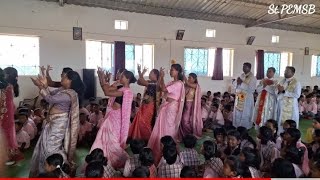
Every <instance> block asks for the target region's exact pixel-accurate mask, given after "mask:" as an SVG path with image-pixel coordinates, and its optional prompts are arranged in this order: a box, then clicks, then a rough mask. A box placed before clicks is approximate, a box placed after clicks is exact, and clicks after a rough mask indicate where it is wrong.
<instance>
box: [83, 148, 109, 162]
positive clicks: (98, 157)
mask: <svg viewBox="0 0 320 180" xmlns="http://www.w3.org/2000/svg"><path fill="white" fill-rule="evenodd" d="M85 161H86V163H88V164H89V163H91V162H101V163H102V164H104V165H105V164H107V158H105V157H104V153H103V151H102V149H99V148H96V149H94V150H93V151H91V153H90V154H88V155H87V156H86V159H85Z"/></svg>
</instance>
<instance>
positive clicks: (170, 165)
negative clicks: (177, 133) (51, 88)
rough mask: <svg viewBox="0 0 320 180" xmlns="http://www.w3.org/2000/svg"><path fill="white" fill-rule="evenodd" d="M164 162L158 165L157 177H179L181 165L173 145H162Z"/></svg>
mask: <svg viewBox="0 0 320 180" xmlns="http://www.w3.org/2000/svg"><path fill="white" fill-rule="evenodd" d="M162 152H163V158H164V160H165V161H164V162H161V163H160V164H159V167H158V177H159V178H179V177H180V173H181V170H182V167H183V165H182V164H181V163H180V162H177V158H178V152H177V148H176V147H175V146H164V147H163V151H162Z"/></svg>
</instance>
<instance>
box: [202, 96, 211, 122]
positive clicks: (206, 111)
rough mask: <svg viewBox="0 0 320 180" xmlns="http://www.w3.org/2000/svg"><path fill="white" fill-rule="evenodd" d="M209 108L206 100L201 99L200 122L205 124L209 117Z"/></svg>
mask: <svg viewBox="0 0 320 180" xmlns="http://www.w3.org/2000/svg"><path fill="white" fill-rule="evenodd" d="M209 110H210V106H208V105H207V99H206V98H205V97H202V98H201V117H202V121H203V122H205V121H206V120H207V118H208V117H209Z"/></svg>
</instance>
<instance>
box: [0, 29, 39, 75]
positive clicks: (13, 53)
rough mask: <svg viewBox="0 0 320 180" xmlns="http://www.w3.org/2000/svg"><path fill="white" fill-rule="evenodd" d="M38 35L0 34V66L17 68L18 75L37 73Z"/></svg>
mask: <svg viewBox="0 0 320 180" xmlns="http://www.w3.org/2000/svg"><path fill="white" fill-rule="evenodd" d="M39 61H40V57H39V37H27V36H13V35H12V36H11V35H0V67H1V68H2V69H3V68H6V67H8V66H10V67H14V68H16V69H17V71H18V74H19V75H28V76H30V75H38V74H39Z"/></svg>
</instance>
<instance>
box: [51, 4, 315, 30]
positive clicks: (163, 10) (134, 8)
mask: <svg viewBox="0 0 320 180" xmlns="http://www.w3.org/2000/svg"><path fill="white" fill-rule="evenodd" d="M46 1H55V2H59V1H60V3H61V5H63V4H65V3H66V4H75V5H81V6H90V7H102V8H106V9H113V10H120V11H129V12H137V13H146V14H155V15H162V16H171V17H180V18H187V19H197V20H205V21H213V22H222V23H231V24H240V25H244V26H245V27H246V28H251V27H266V28H272V29H281V30H288V31H299V32H307V33H314V34H320V0H46ZM271 4H275V5H282V4H288V5H289V4H299V5H300V4H314V5H315V7H316V12H315V13H314V14H312V15H298V14H285V13H284V14H282V15H281V16H280V15H279V14H273V15H271V14H268V10H269V6H270V5H271Z"/></svg>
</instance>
